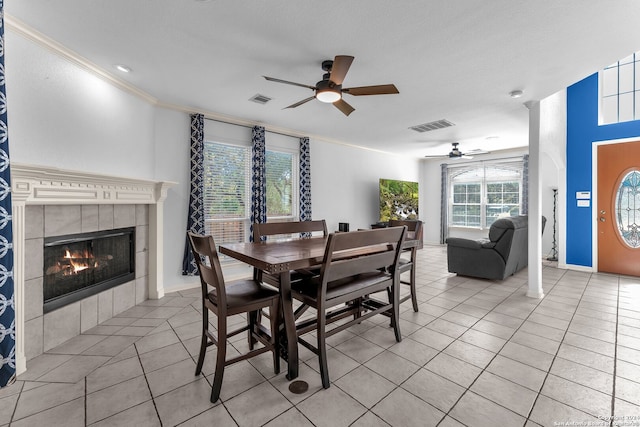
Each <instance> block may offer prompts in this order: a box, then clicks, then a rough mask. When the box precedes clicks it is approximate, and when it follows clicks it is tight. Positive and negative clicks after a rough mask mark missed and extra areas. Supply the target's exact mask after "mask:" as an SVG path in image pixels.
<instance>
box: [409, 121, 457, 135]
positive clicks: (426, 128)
mask: <svg viewBox="0 0 640 427" xmlns="http://www.w3.org/2000/svg"><path fill="white" fill-rule="evenodd" d="M451 126H455V124H453V123H451V122H450V121H449V120H445V119H441V120H436V121H435V122H429V123H424V124H421V125H417V126H411V127H410V128H409V129H412V130H415V131H416V132H421V133H422V132H430V131H432V130H438V129H443V128H448V127H451Z"/></svg>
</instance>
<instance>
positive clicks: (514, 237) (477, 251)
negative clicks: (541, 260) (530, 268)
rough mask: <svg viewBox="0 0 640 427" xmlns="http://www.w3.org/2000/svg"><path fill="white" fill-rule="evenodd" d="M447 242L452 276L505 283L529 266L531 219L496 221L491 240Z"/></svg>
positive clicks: (454, 238)
mask: <svg viewBox="0 0 640 427" xmlns="http://www.w3.org/2000/svg"><path fill="white" fill-rule="evenodd" d="M545 219H546V218H543V230H544V223H545V222H546V221H545ZM446 242H447V262H448V265H449V272H450V273H457V274H460V275H463V276H471V277H480V278H483V279H494V280H504V279H506V278H507V277H509V276H511V275H512V274H514V273H516V272H518V271H520V270H522V269H523V268H525V267H526V266H527V264H528V259H529V255H528V218H527V216H517V217H507V218H501V219H498V220H496V221H495V222H494V223H493V224H491V228H489V239H488V240H486V239H483V240H471V239H462V238H456V237H450V238H448V239H447V241H446Z"/></svg>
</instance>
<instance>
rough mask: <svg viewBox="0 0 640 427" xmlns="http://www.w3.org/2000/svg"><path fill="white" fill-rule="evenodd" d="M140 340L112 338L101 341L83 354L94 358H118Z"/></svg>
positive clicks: (125, 337)
mask: <svg viewBox="0 0 640 427" xmlns="http://www.w3.org/2000/svg"><path fill="white" fill-rule="evenodd" d="M138 339H139V338H138V337H130V336H116V335H114V336H110V337H107V338H105V339H104V340H102V341H100V342H99V343H97V344H96V345H94V346H93V347H90V348H88V349H87V350H85V351H83V352H82V354H87V355H93V356H116V355H118V354H119V353H121V352H122V351H123V350H125V349H126V348H127V347H129V346H130V345H131V344H133V343H135V342H136V341H137V340H138Z"/></svg>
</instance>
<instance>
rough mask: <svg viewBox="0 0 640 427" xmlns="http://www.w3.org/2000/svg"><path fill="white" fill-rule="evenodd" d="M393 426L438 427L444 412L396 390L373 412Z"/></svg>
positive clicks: (401, 390) (406, 392)
mask: <svg viewBox="0 0 640 427" xmlns="http://www.w3.org/2000/svg"><path fill="white" fill-rule="evenodd" d="M371 412H373V413H374V414H376V415H377V416H378V417H380V418H381V419H383V420H384V421H385V422H387V423H388V424H389V425H392V426H406V427H411V426H416V427H417V426H420V427H431V426H436V425H437V424H438V422H439V421H440V420H441V419H442V418H444V415H445V414H444V412H442V411H440V410H438V409H437V408H435V407H434V406H431V405H430V404H428V403H426V402H425V401H423V400H421V399H419V398H417V397H416V396H414V395H413V394H411V393H409V392H408V391H406V390H403V389H402V388H398V389H396V390H394V391H393V392H392V393H391V394H390V395H388V396H387V397H385V398H384V399H383V400H382V401H381V402H380V403H378V404H377V405H376V406H374V407H373V409H372V410H371Z"/></svg>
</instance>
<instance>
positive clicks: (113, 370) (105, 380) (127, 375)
mask: <svg viewBox="0 0 640 427" xmlns="http://www.w3.org/2000/svg"><path fill="white" fill-rule="evenodd" d="M142 374H143V371H142V366H141V365H140V361H139V360H138V358H137V357H130V358H128V359H124V360H121V361H119V362H116V363H113V364H110V365H105V366H101V367H100V368H98V369H96V370H95V371H93V372H92V373H90V374H89V375H87V380H86V381H87V393H93V392H94V391H98V390H102V389H103V388H106V387H110V386H112V385H115V384H118V383H121V382H124V381H127V380H130V379H133V378H136V377H139V376H141V375H142Z"/></svg>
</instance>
